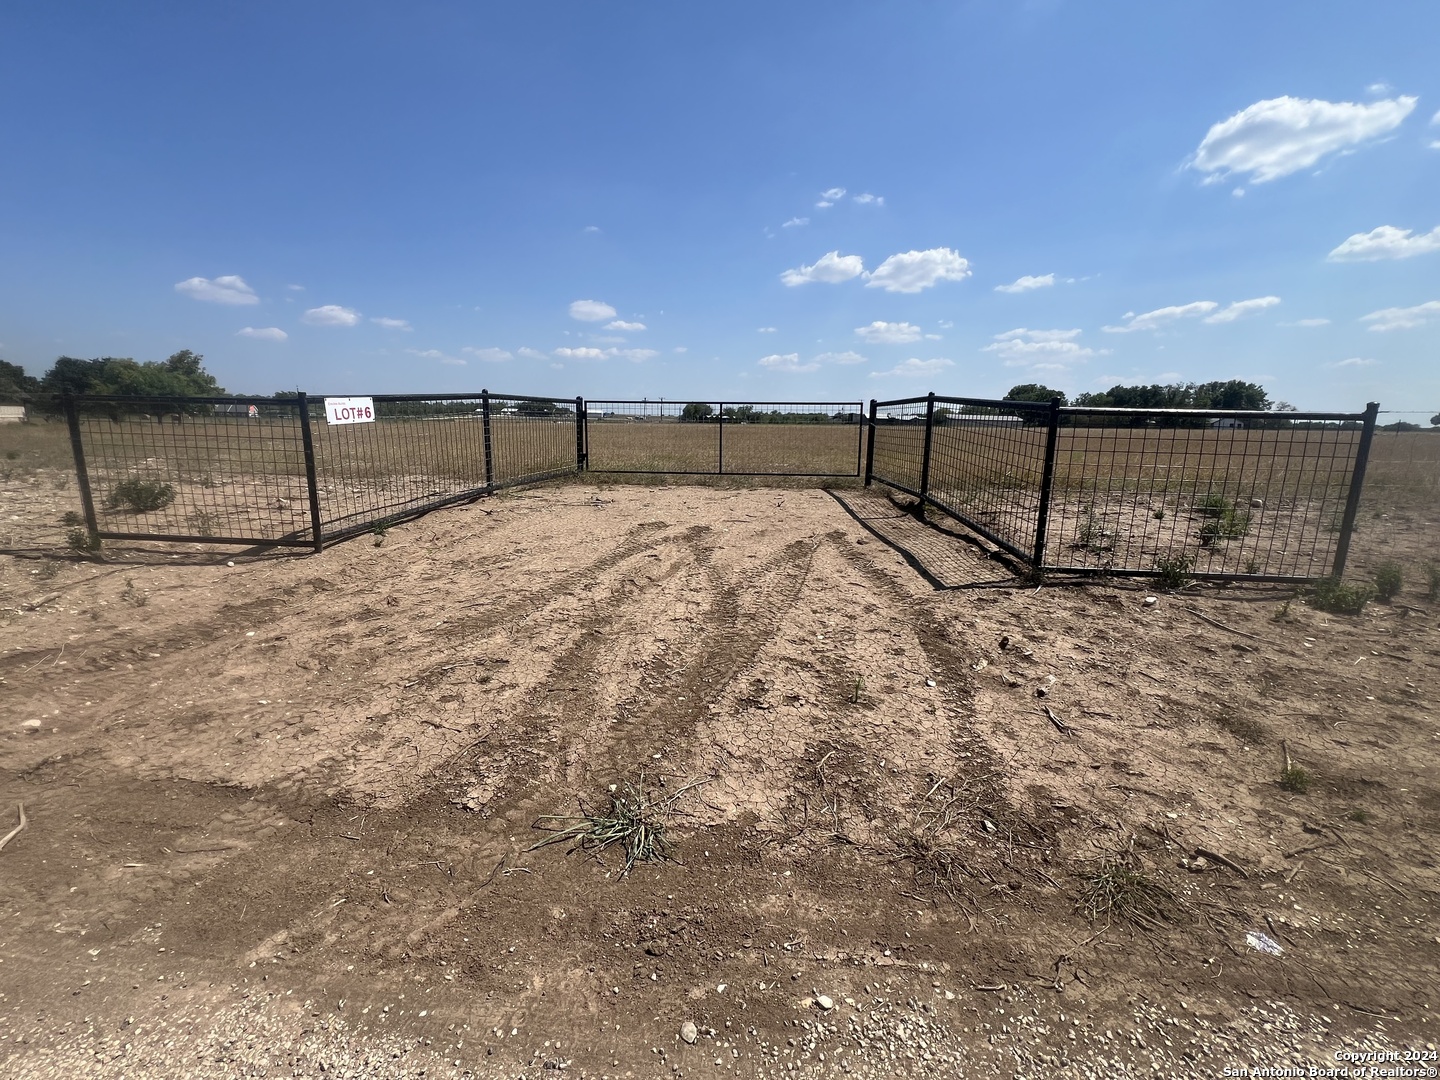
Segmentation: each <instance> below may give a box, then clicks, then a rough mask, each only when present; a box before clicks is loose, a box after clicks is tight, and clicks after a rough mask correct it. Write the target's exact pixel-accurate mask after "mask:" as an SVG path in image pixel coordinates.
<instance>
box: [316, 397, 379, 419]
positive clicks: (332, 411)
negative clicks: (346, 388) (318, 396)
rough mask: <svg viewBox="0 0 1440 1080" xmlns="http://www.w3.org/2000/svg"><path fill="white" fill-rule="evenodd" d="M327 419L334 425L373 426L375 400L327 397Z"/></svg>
mask: <svg viewBox="0 0 1440 1080" xmlns="http://www.w3.org/2000/svg"><path fill="white" fill-rule="evenodd" d="M325 419H326V420H328V421H329V422H330V423H332V424H373V423H374V422H375V399H374V398H368V397H327V398H326V399H325Z"/></svg>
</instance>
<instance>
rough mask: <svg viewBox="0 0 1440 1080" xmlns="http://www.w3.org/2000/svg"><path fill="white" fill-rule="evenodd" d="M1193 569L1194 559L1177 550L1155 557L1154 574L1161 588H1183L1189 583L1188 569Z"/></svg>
mask: <svg viewBox="0 0 1440 1080" xmlns="http://www.w3.org/2000/svg"><path fill="white" fill-rule="evenodd" d="M1194 569H1195V560H1194V559H1192V558H1191V557H1190V556H1189V555H1185V554H1183V553H1179V552H1168V553H1167V554H1164V555H1157V556H1156V557H1155V576H1156V578H1157V579H1158V580H1159V582H1160V587H1161V588H1162V589H1172V590H1173V589H1183V588H1184V587H1185V586H1186V585H1188V584H1190V571H1192V570H1194Z"/></svg>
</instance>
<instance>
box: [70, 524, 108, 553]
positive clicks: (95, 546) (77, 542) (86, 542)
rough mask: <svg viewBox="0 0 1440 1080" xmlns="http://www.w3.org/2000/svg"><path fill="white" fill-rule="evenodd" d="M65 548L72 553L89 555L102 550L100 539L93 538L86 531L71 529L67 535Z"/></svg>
mask: <svg viewBox="0 0 1440 1080" xmlns="http://www.w3.org/2000/svg"><path fill="white" fill-rule="evenodd" d="M65 546H66V547H68V548H69V549H70V550H71V551H79V552H83V553H85V554H87V555H89V554H93V553H94V552H97V551H99V550H100V539H99V538H98V537H95V536H91V535H90V533H89V532H88V531H86V530H85V529H71V530H70V531H69V532H67V533H66V534H65Z"/></svg>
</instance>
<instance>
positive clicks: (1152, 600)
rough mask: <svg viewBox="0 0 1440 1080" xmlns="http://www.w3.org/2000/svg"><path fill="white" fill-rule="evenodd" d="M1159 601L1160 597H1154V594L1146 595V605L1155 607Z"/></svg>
mask: <svg viewBox="0 0 1440 1080" xmlns="http://www.w3.org/2000/svg"><path fill="white" fill-rule="evenodd" d="M1157 603H1159V599H1158V597H1154V596H1147V597H1145V606H1146V607H1154V606H1155V605H1156V604H1157Z"/></svg>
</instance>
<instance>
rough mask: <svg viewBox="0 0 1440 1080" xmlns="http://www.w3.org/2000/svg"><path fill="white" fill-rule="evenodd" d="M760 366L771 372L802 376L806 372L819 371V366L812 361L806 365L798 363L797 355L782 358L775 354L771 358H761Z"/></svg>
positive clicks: (792, 354) (788, 354) (789, 354)
mask: <svg viewBox="0 0 1440 1080" xmlns="http://www.w3.org/2000/svg"><path fill="white" fill-rule="evenodd" d="M760 366H761V367H763V368H769V369H770V370H771V371H783V372H787V373H789V374H791V375H804V374H806V373H807V372H811V371H819V370H820V365H819V364H817V363H815V362H814V361H813V360H812V361H811V362H810V363H808V364H802V363H800V354H799V353H793V352H792V353H786V354H785V355H784V356H781V355H780V354H778V353H776V354H773V355H771V356H762V357H761V358H760Z"/></svg>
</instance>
